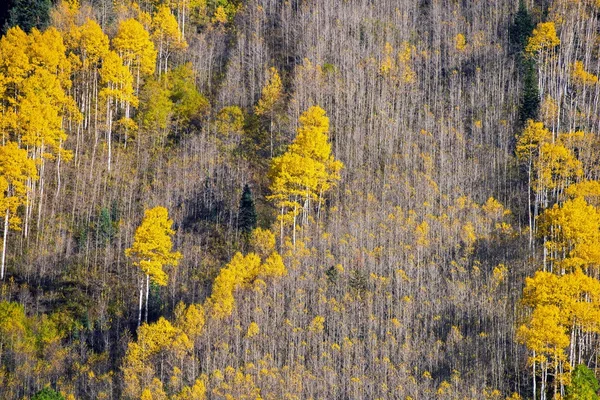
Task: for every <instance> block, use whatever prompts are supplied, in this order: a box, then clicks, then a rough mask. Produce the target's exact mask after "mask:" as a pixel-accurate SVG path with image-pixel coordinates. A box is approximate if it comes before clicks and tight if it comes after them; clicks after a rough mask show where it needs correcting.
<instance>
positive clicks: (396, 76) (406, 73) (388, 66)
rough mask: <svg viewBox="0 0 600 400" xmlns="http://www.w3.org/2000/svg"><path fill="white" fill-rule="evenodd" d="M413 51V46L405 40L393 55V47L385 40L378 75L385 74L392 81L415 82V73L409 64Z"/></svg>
mask: <svg viewBox="0 0 600 400" xmlns="http://www.w3.org/2000/svg"><path fill="white" fill-rule="evenodd" d="M414 52H415V48H414V46H411V45H410V44H409V43H408V42H406V41H405V42H402V46H401V48H400V50H399V51H398V53H397V54H396V56H395V57H394V48H393V47H392V45H391V44H390V43H388V42H386V43H385V46H384V49H383V57H382V59H381V62H380V65H379V73H380V75H382V76H387V77H389V78H391V79H392V80H393V81H398V82H403V83H413V82H415V80H416V77H417V74H416V73H415V71H414V70H413V69H412V67H411V65H410V62H411V59H412V55H413V53H414Z"/></svg>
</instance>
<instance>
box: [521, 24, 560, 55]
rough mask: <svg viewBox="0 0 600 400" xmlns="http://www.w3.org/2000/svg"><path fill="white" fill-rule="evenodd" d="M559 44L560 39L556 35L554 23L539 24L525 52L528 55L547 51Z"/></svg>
mask: <svg viewBox="0 0 600 400" xmlns="http://www.w3.org/2000/svg"><path fill="white" fill-rule="evenodd" d="M559 44H560V39H559V38H558V36H557V35H556V26H555V25H554V22H540V23H539V24H537V26H536V28H535V29H534V30H533V33H532V35H531V37H530V38H529V40H528V41H527V46H526V47H525V51H526V52H527V53H529V54H535V53H541V52H544V51H549V50H552V49H553V48H555V47H556V46H558V45H559Z"/></svg>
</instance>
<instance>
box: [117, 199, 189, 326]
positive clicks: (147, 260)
mask: <svg viewBox="0 0 600 400" xmlns="http://www.w3.org/2000/svg"><path fill="white" fill-rule="evenodd" d="M172 225H173V220H171V219H169V214H168V211H167V209H166V208H164V207H160V206H159V207H154V208H151V209H148V210H146V212H145V213H144V219H143V221H142V223H141V225H140V226H139V227H138V228H137V230H136V231H135V236H134V238H133V245H132V246H131V247H130V248H128V249H126V250H125V255H126V256H127V257H129V258H131V259H132V260H133V265H135V266H137V267H139V268H140V270H141V271H142V272H143V273H144V274H145V276H146V279H145V281H146V317H145V320H146V321H148V295H149V291H150V281H152V282H153V283H155V284H157V285H159V286H165V285H166V284H167V281H168V275H167V274H166V272H165V271H164V270H163V268H164V267H166V266H173V267H175V266H177V264H179V260H180V259H181V253H179V252H173V251H172V248H173V242H172V239H171V237H172V236H173V234H174V233H175V231H174V230H173V229H172ZM143 287H144V282H143V280H142V281H141V282H140V302H139V314H138V325H139V324H140V323H141V321H142V300H143V299H142V296H143Z"/></svg>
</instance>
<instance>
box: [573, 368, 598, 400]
mask: <svg viewBox="0 0 600 400" xmlns="http://www.w3.org/2000/svg"><path fill="white" fill-rule="evenodd" d="M571 376H572V379H571V385H570V386H567V396H566V399H567V400H579V399H581V400H583V399H586V400H598V398H599V397H598V394H597V393H598V389H600V385H599V384H598V380H597V379H596V376H595V375H594V371H592V370H591V369H589V368H588V367H586V366H585V365H584V364H579V365H578V366H577V367H575V369H574V370H573V372H572V373H571Z"/></svg>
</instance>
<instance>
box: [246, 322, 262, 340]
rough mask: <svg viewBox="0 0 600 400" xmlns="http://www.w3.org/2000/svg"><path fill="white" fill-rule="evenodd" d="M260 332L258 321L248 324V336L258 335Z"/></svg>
mask: <svg viewBox="0 0 600 400" xmlns="http://www.w3.org/2000/svg"><path fill="white" fill-rule="evenodd" d="M259 332H260V328H259V326H258V324H257V323H256V322H251V323H250V325H248V331H247V332H246V337H248V338H251V337H254V336H256V335H258V334H259Z"/></svg>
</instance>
